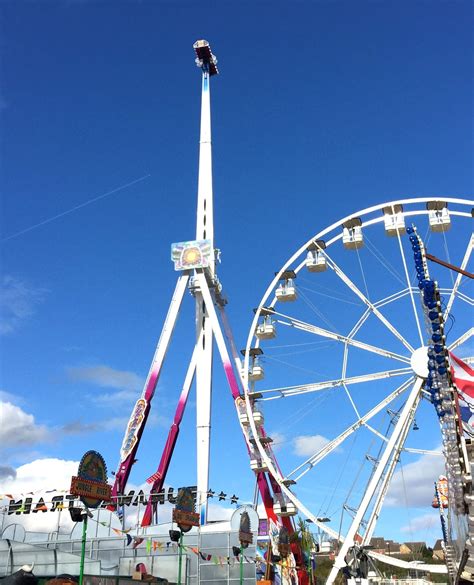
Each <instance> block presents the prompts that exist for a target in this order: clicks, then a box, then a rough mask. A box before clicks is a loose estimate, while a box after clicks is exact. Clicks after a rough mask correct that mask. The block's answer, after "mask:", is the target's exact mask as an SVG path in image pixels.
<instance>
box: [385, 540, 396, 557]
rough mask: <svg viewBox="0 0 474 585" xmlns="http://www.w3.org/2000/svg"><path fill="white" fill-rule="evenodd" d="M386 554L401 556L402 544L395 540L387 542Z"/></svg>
mask: <svg viewBox="0 0 474 585" xmlns="http://www.w3.org/2000/svg"><path fill="white" fill-rule="evenodd" d="M385 554H387V555H398V554H400V543H399V542H395V541H394V540H386V541H385Z"/></svg>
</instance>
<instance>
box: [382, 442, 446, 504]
mask: <svg viewBox="0 0 474 585" xmlns="http://www.w3.org/2000/svg"><path fill="white" fill-rule="evenodd" d="M440 449H441V448H438V449H437V450H440ZM445 473H446V470H445V465H444V457H441V456H439V455H423V456H422V457H420V458H419V459H418V460H417V461H413V462H412V463H408V464H407V465H403V468H402V469H399V470H398V471H396V472H395V473H394V475H393V478H392V482H391V484H390V488H389V490H388V493H387V497H386V499H385V504H386V505H387V506H410V507H414V508H416V507H425V506H429V505H431V500H432V499H433V494H434V482H435V481H436V480H437V479H438V476H439V475H443V474H445Z"/></svg>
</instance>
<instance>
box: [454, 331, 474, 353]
mask: <svg viewBox="0 0 474 585" xmlns="http://www.w3.org/2000/svg"><path fill="white" fill-rule="evenodd" d="M473 335H474V327H471V328H470V329H468V330H467V331H466V332H465V333H463V334H462V335H461V336H460V337H458V338H457V339H456V340H455V341H453V342H452V343H451V345H450V346H449V347H448V349H449V351H454V350H455V349H456V348H457V347H459V346H460V345H462V344H463V343H464V342H465V341H467V340H468V339H469V338H471V337H472V336H473Z"/></svg>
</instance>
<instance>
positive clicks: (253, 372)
mask: <svg viewBox="0 0 474 585" xmlns="http://www.w3.org/2000/svg"><path fill="white" fill-rule="evenodd" d="M240 353H241V354H242V355H243V356H244V357H245V353H246V352H245V349H242V350H241V352H240ZM261 355H263V350H262V349H260V347H252V348H250V351H249V357H250V364H249V373H248V375H249V381H250V382H257V381H258V380H263V378H264V370H263V367H262V365H261V364H260V359H259V358H260V356H261ZM242 377H243V378H245V372H244V371H242Z"/></svg>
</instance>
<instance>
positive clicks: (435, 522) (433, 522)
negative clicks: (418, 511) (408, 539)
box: [400, 512, 440, 534]
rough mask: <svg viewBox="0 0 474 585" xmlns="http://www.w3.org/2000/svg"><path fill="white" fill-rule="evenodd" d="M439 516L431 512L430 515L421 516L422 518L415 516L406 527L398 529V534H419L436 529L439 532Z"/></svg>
mask: <svg viewBox="0 0 474 585" xmlns="http://www.w3.org/2000/svg"><path fill="white" fill-rule="evenodd" d="M439 526H440V524H439V514H438V513H437V512H433V513H432V514H423V516H417V517H416V518H412V519H411V520H410V522H409V523H408V524H407V525H406V526H402V527H401V528H400V532H408V533H410V534H411V533H412V532H420V531H426V530H430V529H432V528H436V529H437V530H439Z"/></svg>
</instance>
